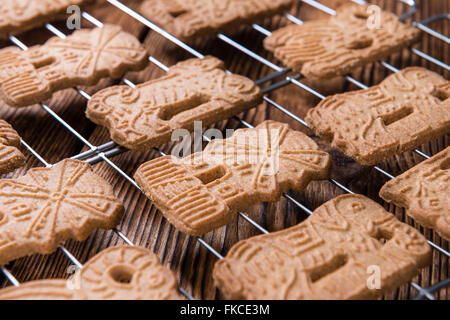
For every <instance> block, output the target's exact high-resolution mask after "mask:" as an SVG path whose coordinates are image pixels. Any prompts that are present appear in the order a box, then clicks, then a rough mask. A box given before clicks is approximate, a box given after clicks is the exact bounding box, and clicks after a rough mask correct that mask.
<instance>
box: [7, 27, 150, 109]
mask: <svg viewBox="0 0 450 320" xmlns="http://www.w3.org/2000/svg"><path fill="white" fill-rule="evenodd" d="M147 58H148V56H147V52H146V50H145V48H144V47H142V45H141V44H140V42H139V40H138V39H136V38H135V37H134V36H132V35H131V34H128V33H126V32H124V31H122V29H121V27H119V26H115V25H105V26H104V27H103V28H95V29H90V30H78V31H75V32H74V33H73V34H72V35H70V36H68V37H67V38H65V39H61V38H58V37H53V38H51V39H50V40H48V41H47V42H46V43H45V44H44V45H42V46H40V45H37V46H34V47H31V48H29V49H28V50H26V51H22V50H21V49H19V48H17V47H8V48H5V49H2V50H0V65H1V66H2V68H1V69H0V97H1V98H2V99H3V100H4V101H5V102H6V103H7V104H8V105H10V106H12V107H25V106H29V105H32V104H35V103H38V102H41V101H44V100H46V99H48V98H50V97H51V96H52V94H53V93H54V92H55V91H58V90H62V89H66V88H70V87H74V86H77V85H94V84H96V83H97V82H98V81H99V80H100V79H102V78H104V77H107V76H110V77H112V78H120V77H121V76H123V74H124V73H125V72H127V71H137V70H141V69H143V68H145V66H146V65H147V64H148V59H147Z"/></svg>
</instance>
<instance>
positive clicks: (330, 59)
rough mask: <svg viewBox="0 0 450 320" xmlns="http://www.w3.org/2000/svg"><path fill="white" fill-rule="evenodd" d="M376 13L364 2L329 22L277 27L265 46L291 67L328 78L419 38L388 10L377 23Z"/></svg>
mask: <svg viewBox="0 0 450 320" xmlns="http://www.w3.org/2000/svg"><path fill="white" fill-rule="evenodd" d="M376 14H377V13H375V12H370V10H369V7H368V6H366V5H356V4H352V5H346V6H343V7H341V8H339V9H338V10H337V12H336V15H335V16H332V17H330V18H329V19H328V20H315V21H308V22H305V23H304V24H302V25H289V26H287V27H284V28H282V29H280V30H278V31H275V32H274V33H273V34H272V35H271V36H269V37H267V38H266V39H265V41H264V46H265V48H266V49H267V50H270V51H272V52H274V54H275V56H276V57H277V58H278V59H280V60H281V61H283V62H284V63H285V64H286V65H287V66H288V67H290V68H292V69H293V70H295V71H297V72H301V73H302V74H303V75H305V76H306V77H309V78H321V79H325V78H331V77H335V76H340V75H345V74H347V73H349V72H352V71H353V70H355V69H356V68H358V67H361V66H364V65H366V64H368V63H370V62H374V61H377V60H381V59H384V58H385V57H387V56H389V55H390V54H392V53H394V52H397V51H400V50H401V49H403V48H405V47H408V46H410V45H411V44H413V43H415V42H416V41H418V40H419V36H420V31H419V30H417V29H416V28H413V27H411V26H408V25H405V24H403V23H401V22H400V21H399V19H398V17H397V16H395V15H394V14H392V13H389V12H384V11H381V12H380V21H379V22H380V25H379V27H377V26H376V25H375V23H376V20H377V18H376V16H374V15H376Z"/></svg>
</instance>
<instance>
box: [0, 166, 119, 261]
mask: <svg viewBox="0 0 450 320" xmlns="http://www.w3.org/2000/svg"><path fill="white" fill-rule="evenodd" d="M123 211H124V208H123V205H122V203H121V202H120V200H119V199H117V198H116V197H115V196H114V194H113V190H112V188H111V186H110V185H109V184H108V183H107V182H106V181H105V180H104V179H103V178H101V177H99V176H98V175H96V174H94V172H93V171H92V170H91V168H90V165H89V164H87V163H85V162H82V161H77V160H69V159H67V160H63V161H61V162H59V163H58V164H56V165H54V166H53V167H51V168H35V169H30V170H29V171H28V173H27V174H26V175H25V176H23V177H21V178H18V179H14V180H13V179H2V180H0V265H4V264H7V263H8V262H9V261H12V260H14V259H17V258H20V257H23V256H26V255H29V254H33V253H42V254H48V253H51V252H53V251H54V250H56V249H57V247H58V245H59V244H60V243H61V242H63V241H65V240H67V239H75V240H78V241H82V240H84V239H86V238H87V237H88V235H89V234H90V233H91V232H92V231H93V230H95V229H97V228H101V229H111V228H114V227H115V226H116V225H117V224H118V223H119V222H120V219H121V217H122V214H123Z"/></svg>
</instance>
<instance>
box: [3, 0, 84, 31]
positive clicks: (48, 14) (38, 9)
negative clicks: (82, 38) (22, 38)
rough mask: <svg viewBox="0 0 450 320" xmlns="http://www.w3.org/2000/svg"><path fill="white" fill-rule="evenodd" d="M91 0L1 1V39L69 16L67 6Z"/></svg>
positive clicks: (78, 4)
mask: <svg viewBox="0 0 450 320" xmlns="http://www.w3.org/2000/svg"><path fill="white" fill-rule="evenodd" d="M88 1H91V0H4V1H1V2H0V39H2V38H6V37H7V35H9V34H18V33H21V32H24V31H27V30H30V29H33V28H34V27H38V26H40V25H42V24H44V23H46V22H50V21H53V20H57V19H58V18H60V17H68V16H69V15H68V14H67V13H66V11H67V8H68V7H69V6H72V5H76V6H80V5H82V4H84V3H86V2H88Z"/></svg>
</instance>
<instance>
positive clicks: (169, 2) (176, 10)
mask: <svg viewBox="0 0 450 320" xmlns="http://www.w3.org/2000/svg"><path fill="white" fill-rule="evenodd" d="M292 3H293V1H292V0H146V1H144V2H143V3H142V5H141V10H140V11H141V13H142V14H143V15H144V16H146V17H147V18H148V19H150V20H151V21H153V22H155V23H156V24H158V25H160V26H161V27H162V28H164V29H165V30H166V31H168V32H169V33H171V34H173V35H174V36H176V37H177V38H179V39H181V40H183V41H192V40H194V39H195V38H196V37H199V36H204V35H208V34H215V33H218V32H225V31H234V30H236V29H237V28H238V27H239V26H241V25H245V24H250V23H253V22H256V21H258V20H261V19H263V18H266V17H271V16H273V15H275V14H277V13H281V12H284V11H287V10H289V9H290V8H291V7H292Z"/></svg>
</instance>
